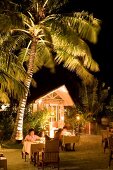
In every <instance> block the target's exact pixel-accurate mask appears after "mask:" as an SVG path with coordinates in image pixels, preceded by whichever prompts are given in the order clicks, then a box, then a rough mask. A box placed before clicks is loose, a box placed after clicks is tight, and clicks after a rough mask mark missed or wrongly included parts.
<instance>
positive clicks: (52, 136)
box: [50, 129, 54, 138]
mask: <svg viewBox="0 0 113 170" xmlns="http://www.w3.org/2000/svg"><path fill="white" fill-rule="evenodd" d="M50 138H54V129H51V130H50Z"/></svg>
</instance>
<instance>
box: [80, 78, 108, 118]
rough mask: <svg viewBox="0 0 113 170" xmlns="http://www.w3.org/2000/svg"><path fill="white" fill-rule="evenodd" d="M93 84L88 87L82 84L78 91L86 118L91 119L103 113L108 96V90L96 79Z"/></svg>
mask: <svg viewBox="0 0 113 170" xmlns="http://www.w3.org/2000/svg"><path fill="white" fill-rule="evenodd" d="M93 82H94V83H93V84H92V85H90V86H88V85H86V84H82V85H81V88H80V91H79V96H80V99H81V105H82V108H83V112H84V113H85V114H86V118H92V117H93V116H96V115H97V114H98V113H100V112H102V111H103V109H104V106H105V100H106V99H107V97H108V94H109V88H107V87H104V83H103V82H99V81H98V80H97V79H96V78H95V79H94V81H93Z"/></svg>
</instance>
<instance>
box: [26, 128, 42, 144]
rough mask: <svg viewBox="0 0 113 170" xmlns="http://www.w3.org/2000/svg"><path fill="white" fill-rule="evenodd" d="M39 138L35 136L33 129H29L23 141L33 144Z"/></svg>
mask: <svg viewBox="0 0 113 170" xmlns="http://www.w3.org/2000/svg"><path fill="white" fill-rule="evenodd" d="M39 139H40V137H39V136H37V135H35V131H34V129H33V128H31V129H29V132H28V135H27V136H26V137H25V139H24V141H30V142H35V141H36V140H39Z"/></svg>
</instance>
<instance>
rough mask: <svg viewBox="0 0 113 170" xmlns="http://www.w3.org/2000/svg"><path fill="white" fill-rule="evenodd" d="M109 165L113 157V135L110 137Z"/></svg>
mask: <svg viewBox="0 0 113 170" xmlns="http://www.w3.org/2000/svg"><path fill="white" fill-rule="evenodd" d="M108 142H109V167H110V165H111V161H112V159H113V157H112V156H113V135H112V136H110V137H109V140H108Z"/></svg>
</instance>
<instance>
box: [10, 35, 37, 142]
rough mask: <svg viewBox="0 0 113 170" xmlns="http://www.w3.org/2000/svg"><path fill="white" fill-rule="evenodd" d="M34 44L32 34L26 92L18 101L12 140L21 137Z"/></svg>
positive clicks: (35, 40)
mask: <svg viewBox="0 0 113 170" xmlns="http://www.w3.org/2000/svg"><path fill="white" fill-rule="evenodd" d="M36 45H37V39H36V37H35V36H34V37H33V40H32V43H31V53H30V58H29V65H28V71H27V73H28V75H29V76H28V77H26V79H25V86H26V92H25V95H24V97H23V98H22V99H21V100H20V102H19V107H18V111H17V117H16V122H15V126H14V130H13V133H12V136H11V140H12V141H15V140H22V139H23V118H24V111H25V106H26V102H27V97H28V92H29V87H30V84H31V80H32V76H33V66H34V59H35V55H36Z"/></svg>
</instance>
